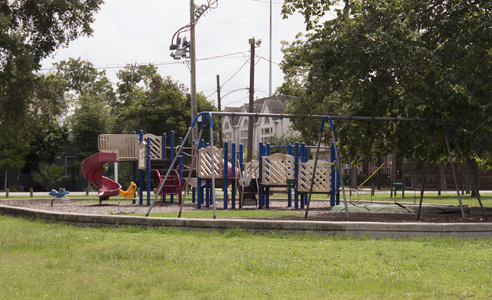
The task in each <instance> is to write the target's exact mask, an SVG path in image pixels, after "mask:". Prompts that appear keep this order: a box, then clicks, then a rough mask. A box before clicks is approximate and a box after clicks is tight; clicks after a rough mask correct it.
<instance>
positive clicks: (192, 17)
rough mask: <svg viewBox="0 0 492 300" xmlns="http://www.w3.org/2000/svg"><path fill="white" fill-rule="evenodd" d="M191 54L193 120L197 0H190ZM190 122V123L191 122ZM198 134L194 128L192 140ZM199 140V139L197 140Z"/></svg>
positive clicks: (192, 115)
mask: <svg viewBox="0 0 492 300" xmlns="http://www.w3.org/2000/svg"><path fill="white" fill-rule="evenodd" d="M190 24H191V30H190V56H191V66H190V68H191V122H193V120H194V119H195V116H196V115H197V110H198V109H197V101H196V52H195V49H196V48H195V1H194V0H190ZM191 122H190V124H191ZM195 136H197V128H196V127H195V128H193V130H192V132H191V140H192V141H193V140H195ZM197 142H199V141H197Z"/></svg>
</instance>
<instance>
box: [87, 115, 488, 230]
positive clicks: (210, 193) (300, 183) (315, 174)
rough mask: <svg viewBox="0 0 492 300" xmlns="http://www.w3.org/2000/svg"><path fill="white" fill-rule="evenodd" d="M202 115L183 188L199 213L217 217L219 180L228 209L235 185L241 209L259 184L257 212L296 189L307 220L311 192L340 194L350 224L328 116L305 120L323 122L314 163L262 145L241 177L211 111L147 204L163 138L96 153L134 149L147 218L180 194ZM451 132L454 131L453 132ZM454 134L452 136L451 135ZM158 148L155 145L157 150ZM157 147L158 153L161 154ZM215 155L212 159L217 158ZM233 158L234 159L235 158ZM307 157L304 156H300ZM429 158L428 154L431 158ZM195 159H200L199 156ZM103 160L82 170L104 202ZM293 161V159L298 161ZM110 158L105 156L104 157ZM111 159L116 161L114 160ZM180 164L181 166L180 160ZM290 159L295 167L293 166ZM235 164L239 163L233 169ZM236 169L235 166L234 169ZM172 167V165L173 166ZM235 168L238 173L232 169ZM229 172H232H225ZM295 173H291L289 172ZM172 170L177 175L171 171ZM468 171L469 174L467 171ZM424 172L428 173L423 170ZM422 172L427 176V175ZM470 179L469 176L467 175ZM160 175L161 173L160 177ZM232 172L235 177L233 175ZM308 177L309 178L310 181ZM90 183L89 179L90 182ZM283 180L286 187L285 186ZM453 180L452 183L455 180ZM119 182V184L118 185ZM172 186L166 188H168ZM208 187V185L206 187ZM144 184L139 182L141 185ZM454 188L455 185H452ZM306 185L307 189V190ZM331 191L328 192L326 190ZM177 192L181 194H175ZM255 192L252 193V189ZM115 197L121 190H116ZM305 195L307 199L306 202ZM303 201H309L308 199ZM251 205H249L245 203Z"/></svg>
mask: <svg viewBox="0 0 492 300" xmlns="http://www.w3.org/2000/svg"><path fill="white" fill-rule="evenodd" d="M213 114H218V115H223V114H224V113H220V112H213ZM227 114H229V115H232V116H234V115H252V116H256V117H258V116H259V115H262V116H265V117H268V116H276V115H275V114H250V113H227ZM203 115H205V117H207V116H208V118H209V122H208V123H209V127H210V144H209V145H207V147H208V150H205V149H207V147H203V143H204V142H203V141H201V135H202V130H203V127H204V125H205V124H206V122H202V124H201V130H200V134H199V138H198V140H199V141H200V142H199V147H198V149H196V150H195V151H193V153H192V157H193V158H192V162H193V164H192V165H191V166H190V168H189V171H188V172H189V173H188V176H187V177H188V180H186V181H185V182H186V183H185V190H187V188H188V186H189V185H190V184H191V185H192V186H193V202H195V193H196V191H198V199H197V201H196V203H197V208H198V209H199V208H200V207H201V204H203V203H204V198H205V199H206V201H205V204H206V205H207V206H209V205H210V204H212V205H213V217H214V218H215V217H216V207H215V204H216V202H215V188H216V180H217V181H220V180H223V181H222V183H221V185H222V187H223V189H224V209H227V208H228V193H227V187H228V185H229V179H230V180H231V184H232V185H233V188H232V190H233V193H232V195H231V196H232V197H231V200H232V201H231V204H232V208H235V190H236V187H235V186H234V185H235V184H236V183H237V184H238V191H239V192H240V193H243V194H242V195H240V201H239V208H242V205H243V204H244V203H245V202H244V201H243V200H244V197H243V196H244V194H245V193H244V192H245V188H246V187H248V186H250V185H253V187H254V184H255V181H257V193H258V208H259V209H262V208H269V198H268V197H269V194H270V192H271V190H270V189H272V188H284V189H287V191H288V195H289V200H288V201H289V206H290V204H291V199H290V196H291V192H290V190H292V189H294V190H295V195H296V207H295V208H296V209H297V208H298V207H297V197H298V195H300V197H301V201H300V204H301V208H303V206H304V205H307V207H306V215H305V217H306V218H307V216H308V211H309V203H310V200H311V195H312V194H313V193H329V194H331V197H330V205H332V206H333V205H335V204H339V201H340V200H339V197H340V191H341V192H342V194H343V199H344V205H345V211H346V214H347V220H349V213H348V207H347V200H346V196H345V189H344V185H343V182H342V181H341V180H340V179H339V174H340V171H341V169H340V159H339V156H338V151H337V146H335V144H334V142H335V141H336V138H335V134H334V127H333V121H332V118H331V117H329V116H313V115H312V116H309V117H311V118H320V119H322V122H321V129H320V135H319V141H318V145H317V151H316V155H315V156H314V160H313V161H307V155H306V154H304V153H306V152H303V151H302V150H301V151H300V152H299V155H298V152H297V151H298V149H297V146H296V153H295V155H294V158H292V155H291V154H290V153H289V156H285V155H284V156H282V158H279V156H278V155H277V156H270V155H269V150H266V149H267V148H268V149H269V147H268V145H266V146H263V145H262V144H261V143H260V157H259V161H258V162H257V163H255V162H251V163H250V164H249V165H246V166H244V169H245V171H244V173H243V170H242V168H243V162H242V145H240V151H239V152H238V153H236V151H235V145H234V144H233V145H231V148H232V149H233V150H232V151H231V152H232V153H231V162H230V163H229V162H228V159H229V155H228V153H227V149H228V145H226V147H225V148H224V150H222V149H217V148H215V147H214V146H213V129H212V124H213V123H212V113H211V112H202V113H199V114H198V115H197V116H196V117H195V119H194V120H193V122H192V124H191V126H190V127H189V129H188V132H187V133H186V136H185V137H184V138H180V139H179V142H178V143H179V146H178V147H176V149H177V151H176V155H174V151H173V150H174V149H175V147H174V139H173V138H172V139H171V146H170V147H169V148H170V149H171V159H170V161H172V162H171V163H170V167H169V168H168V169H167V172H166V175H159V177H160V178H159V179H160V184H159V187H158V188H157V189H156V192H155V197H154V200H153V202H152V204H150V173H151V170H152V164H151V157H152V155H154V152H155V153H159V151H161V150H162V149H166V146H165V135H163V140H164V141H163V142H162V145H163V146H162V147H159V146H158V145H159V143H154V144H153V143H152V141H151V139H150V137H147V141H145V140H144V139H143V133H142V132H141V133H140V141H139V143H136V142H134V143H131V144H130V145H128V144H127V145H125V146H124V147H123V148H122V149H119V148H117V147H109V148H108V149H104V150H101V148H100V151H107V152H110V153H113V154H115V153H116V154H117V158H116V161H119V158H118V157H119V155H120V151H122V150H123V152H124V151H125V150H129V151H132V149H133V152H134V153H133V156H131V158H130V160H133V161H134V179H135V177H136V176H135V169H136V168H135V164H136V162H135V161H137V162H138V166H139V168H138V169H139V170H142V171H143V170H147V205H149V206H150V207H149V210H148V212H147V214H146V216H148V215H149V214H150V211H151V210H152V207H153V205H154V203H155V201H156V199H157V197H158V196H159V195H161V203H162V201H165V198H164V200H163V198H162V197H163V196H165V195H168V194H170V195H171V203H172V202H173V196H174V195H181V190H182V187H179V185H173V184H175V182H176V178H178V177H169V176H170V174H171V173H172V172H173V173H174V172H177V173H178V174H179V182H182V178H183V169H184V167H185V166H184V163H183V162H184V154H183V145H184V142H183V141H185V140H187V138H188V136H189V134H190V131H191V130H192V128H193V127H194V126H195V124H196V123H197V119H198V118H199V117H202V116H203ZM282 117H289V118H290V117H292V118H294V117H306V116H303V115H282ZM334 118H339V119H342V118H345V119H349V120H352V119H354V120H357V119H359V120H369V121H395V122H396V121H412V122H425V121H427V120H426V119H412V118H377V117H344V116H335V117H334ZM325 120H329V123H330V129H331V133H332V146H331V148H330V149H331V151H332V159H331V162H330V163H328V164H326V163H325V162H319V167H318V154H319V149H320V145H321V137H322V132H323V127H324V122H325ZM444 133H445V137H446V144H447V148H448V153H449V156H450V162H451V165H452V169H453V175H454V176H455V174H454V173H455V172H454V166H453V163H452V154H451V151H450V148H449V142H448V137H447V131H446V128H444ZM451 133H452V131H451ZM452 134H453V133H452ZM127 136H129V137H127V138H130V139H134V141H136V134H134V135H127ZM432 137H433V136H431V142H430V145H429V153H430V150H431V147H432ZM101 141H104V139H101V137H100V140H99V142H101ZM155 145H157V146H155ZM456 146H457V149H458V152H459V153H460V155H461V156H463V155H462V152H461V150H460V149H459V145H456ZM159 148H160V150H159ZM136 149H138V155H137V150H136ZM165 152H166V151H163V152H162V151H161V152H160V153H161V154H162V153H164V154H163V157H164V159H165ZM215 153H216V154H217V155H216V154H215ZM236 155H237V159H236V158H235V156H236ZM304 155H305V156H304ZM429 155H430V154H429ZM197 156H198V157H197ZM104 157H105V156H101V157H99V156H98V155H97V154H96V155H95V157H91V160H89V161H90V162H91V163H90V164H88V166H91V168H88V169H86V172H84V171H83V174H84V176H86V175H87V176H86V178H88V180H89V181H90V182H92V183H95V184H100V186H98V187H99V188H100V199H101V200H104V199H106V198H105V197H109V196H111V195H113V193H114V192H115V191H119V189H121V186H120V187H119V188H117V186H116V185H115V183H116V182H114V181H111V180H110V179H103V178H100V177H98V176H99V175H100V173H102V172H99V171H98V168H96V167H98V166H99V165H100V164H101V163H102V162H103V161H104V159H102V158H104ZM296 157H297V158H296ZM107 159H109V157H107ZM296 159H300V162H299V163H297V162H296V161H295V160H296ZM113 161H114V158H113ZM178 161H179V162H178ZM195 161H197V164H196V172H197V173H198V174H199V175H197V177H194V178H193V179H195V180H196V182H195V183H194V184H193V180H191V179H192V178H191V173H193V172H195V168H194V167H195V164H194V162H195ZM292 161H294V163H292ZM237 164H238V165H237ZM236 165H237V167H236ZM428 165H429V156H428V160H427V165H426V169H427V167H428ZM175 166H176V167H175ZM236 168H237V169H238V170H239V171H236ZM229 169H231V171H229ZM292 169H293V171H292ZM173 170H175V171H173ZM467 171H468V170H467ZM426 173H427V172H426ZM426 173H425V174H426ZM467 173H468V175H469V172H467ZM162 174H163V173H162ZM231 174H234V176H232V175H231ZM309 177H311V179H309ZM91 180H92V181H91ZM202 180H204V181H205V184H203V183H202V182H201V181H202ZM283 181H285V183H284V182H283ZM140 182H141V183H142V182H143V172H140ZM455 182H456V179H455ZM116 184H117V183H116ZM169 184H170V185H171V186H168V185H169ZM210 184H211V187H210ZM141 185H142V184H141ZM456 185H457V184H456ZM308 187H309V188H308ZM328 187H329V188H328ZM472 188H473V189H474V190H475V191H476V190H477V188H476V186H475V183H474V182H472ZM204 189H205V190H206V195H205V197H204V195H203V193H204ZM176 190H179V192H178V191H176ZM253 190H254V189H253ZM423 190H424V185H422V190H421V200H420V206H421V204H422V199H423ZM139 191H140V204H142V192H143V187H142V186H141V188H140V190H139ZM118 193H119V192H118ZM248 193H253V194H256V192H251V191H249V192H248ZM457 194H458V198H459V200H460V207H461V210H462V214H463V219H465V216H464V211H463V206H462V203H461V197H460V194H459V187H458V186H457ZM476 194H477V198H478V200H479V203H480V205H481V207H482V210H483V211H484V215H485V216H486V217H487V215H486V212H485V210H484V208H483V206H482V203H481V200H480V198H479V195H478V193H476ZM306 196H309V198H307V197H306ZM306 198H307V199H306ZM183 202H184V201H180V204H181V208H182V205H183ZM249 204H251V203H249ZM179 216H181V209H180V214H179ZM418 216H420V207H419V215H418Z"/></svg>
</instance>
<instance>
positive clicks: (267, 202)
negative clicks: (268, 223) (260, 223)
mask: <svg viewBox="0 0 492 300" xmlns="http://www.w3.org/2000/svg"><path fill="white" fill-rule="evenodd" d="M265 155H266V156H269V155H270V143H266V149H265ZM264 204H265V208H270V187H267V188H266V189H265V203H264Z"/></svg>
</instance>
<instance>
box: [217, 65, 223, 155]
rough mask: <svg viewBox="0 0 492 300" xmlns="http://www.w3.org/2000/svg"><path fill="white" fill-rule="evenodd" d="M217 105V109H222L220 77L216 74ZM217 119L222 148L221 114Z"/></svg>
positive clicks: (221, 146)
mask: <svg viewBox="0 0 492 300" xmlns="http://www.w3.org/2000/svg"><path fill="white" fill-rule="evenodd" d="M217 106H218V109H219V111H222V110H221V108H220V77H219V74H217ZM219 121H220V127H219V145H220V148H221V149H223V148H224V143H223V141H222V116H219Z"/></svg>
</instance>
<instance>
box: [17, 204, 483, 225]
mask: <svg viewBox="0 0 492 300" xmlns="http://www.w3.org/2000/svg"><path fill="white" fill-rule="evenodd" d="M222 205H223V204H222V203H221V201H217V207H216V208H217V218H219V219H222V218H224V219H226V218H228V217H221V216H220V210H222V208H223V206H222ZM14 206H19V207H25V208H31V209H36V210H45V211H58V212H66V213H77V214H99V215H129V214H145V213H147V211H148V209H149V207H148V206H145V205H134V204H131V203H130V202H129V201H124V202H109V201H108V202H104V204H103V205H99V204H92V203H82V202H76V201H71V202H68V203H60V202H55V204H54V205H53V207H51V206H50V203H49V202H48V203H29V201H19V203H18V204H17V205H14ZM229 209H230V207H229ZM247 209H248V210H251V209H253V210H254V208H249V207H248V208H247ZM270 209H271V210H277V211H290V212H296V213H297V214H298V216H297V217H283V218H260V217H258V218H248V219H255V220H294V221H304V220H308V221H327V222H347V221H350V222H384V223H410V222H412V223H413V222H419V223H485V222H491V221H492V208H485V210H486V213H487V215H488V216H490V217H489V221H488V220H487V219H486V217H485V215H484V213H483V211H482V209H481V208H479V207H472V208H471V209H470V210H469V213H466V214H465V218H464V219H463V216H462V214H461V212H460V213H453V214H421V215H420V218H419V219H417V214H416V213H385V212H350V205H349V217H348V219H347V214H346V212H345V211H330V210H328V206H327V203H326V202H324V201H323V202H321V201H320V202H312V203H311V205H310V209H309V212H308V217H307V219H305V218H304V216H305V210H304V209H298V210H295V209H294V208H292V207H290V208H289V207H286V202H285V201H272V202H270ZM194 210H196V204H191V203H187V204H185V206H184V209H183V211H194ZM202 210H203V211H210V214H211V215H212V212H211V210H212V207H208V208H207V207H202ZM178 211H179V206H178V205H177V204H176V203H175V204H173V205H171V204H169V203H165V204H164V205H163V206H162V207H161V206H160V203H156V205H155V206H154V208H153V209H152V211H151V213H157V212H176V216H177V213H178Z"/></svg>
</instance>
